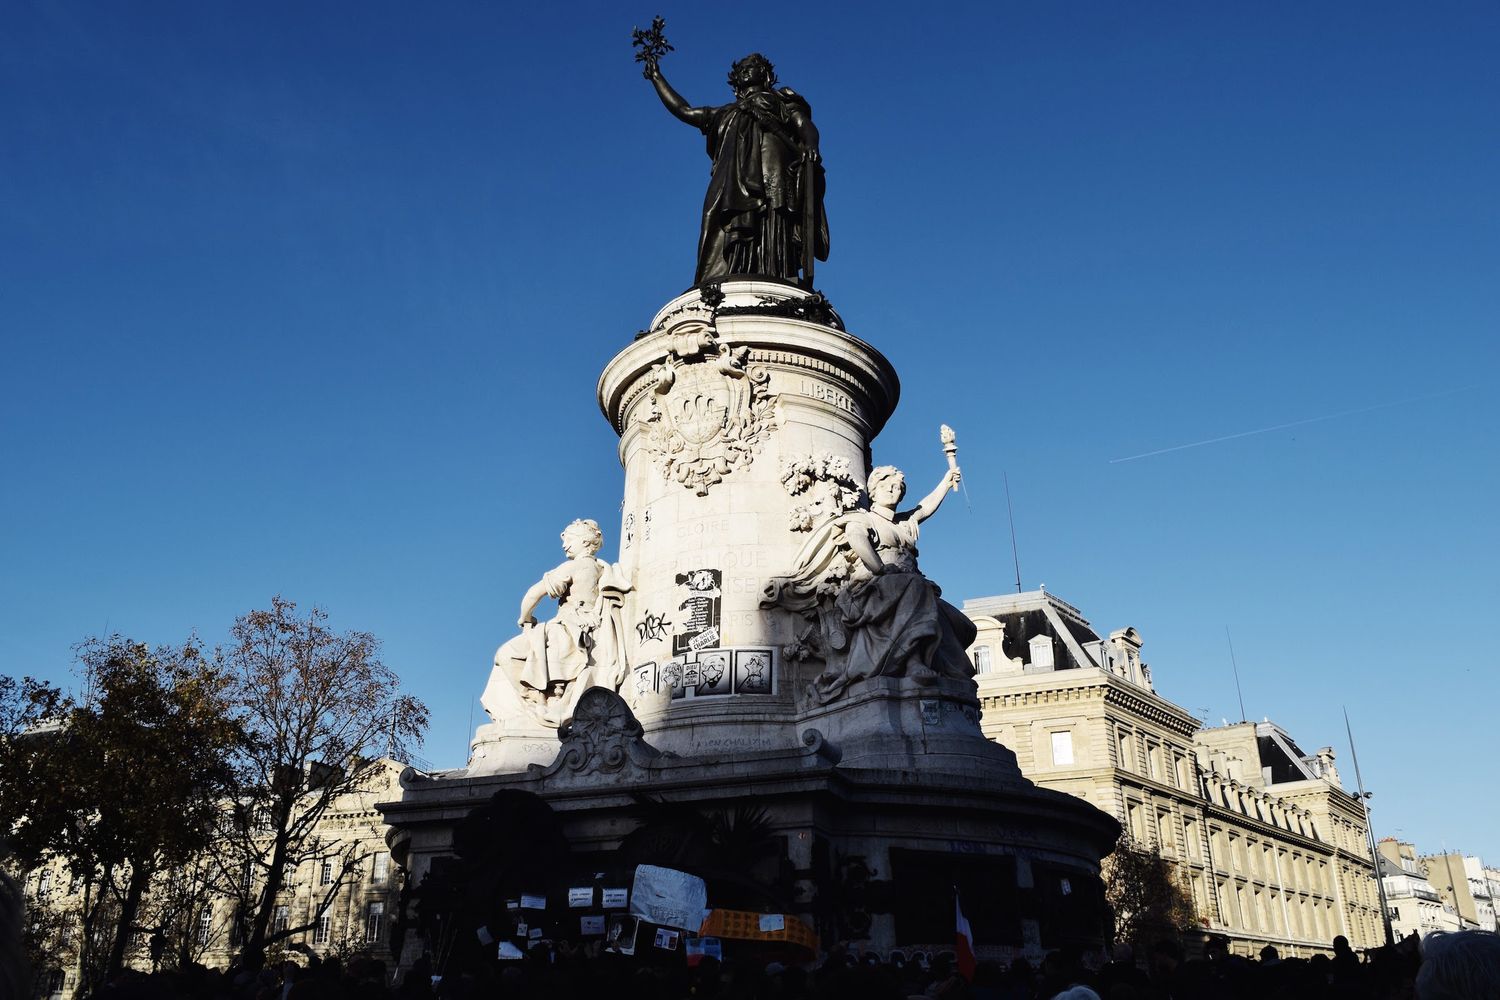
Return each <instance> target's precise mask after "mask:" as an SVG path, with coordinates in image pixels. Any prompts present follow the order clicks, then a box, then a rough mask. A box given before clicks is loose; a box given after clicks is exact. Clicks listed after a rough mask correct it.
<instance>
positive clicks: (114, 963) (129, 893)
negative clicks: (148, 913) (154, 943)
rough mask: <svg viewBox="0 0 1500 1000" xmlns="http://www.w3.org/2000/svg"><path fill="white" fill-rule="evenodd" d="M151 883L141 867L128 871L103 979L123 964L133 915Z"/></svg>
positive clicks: (149, 876)
mask: <svg viewBox="0 0 1500 1000" xmlns="http://www.w3.org/2000/svg"><path fill="white" fill-rule="evenodd" d="M150 883H151V872H150V871H149V870H148V869H146V868H145V867H143V866H139V865H138V866H136V867H134V868H131V869H130V883H129V884H128V885H127V886H126V887H125V899H124V901H123V902H122V903H121V904H120V922H119V923H118V924H117V925H116V926H115V940H114V943H113V944H111V945H110V948H109V961H108V962H106V963H105V966H104V978H105V979H106V980H108V979H109V977H111V976H113V975H114V974H115V973H116V972H119V971H120V968H121V967H122V966H123V965H124V964H125V948H126V946H127V945H128V944H129V943H130V934H131V928H132V927H133V926H134V925H135V915H136V914H137V913H139V912H140V909H141V896H143V895H145V892H146V886H147V885H149V884H150Z"/></svg>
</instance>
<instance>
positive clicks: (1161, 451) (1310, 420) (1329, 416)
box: [1109, 383, 1479, 465]
mask: <svg viewBox="0 0 1500 1000" xmlns="http://www.w3.org/2000/svg"><path fill="white" fill-rule="evenodd" d="M1477 388H1479V385H1478V384H1477V383H1476V384H1474V385H1461V386H1458V387H1457V388H1455V389H1443V390H1441V391H1439V392H1429V393H1424V394H1423V395H1421V396H1408V397H1407V398H1405V399H1392V400H1389V401H1387V402H1384V403H1375V404H1374V405H1372V406H1360V407H1356V408H1355V409H1352V410H1340V411H1339V412H1337V413H1325V414H1323V415H1322V416H1320V417H1307V418H1306V419H1304V420H1293V421H1290V422H1289V423H1285V424H1274V425H1272V426H1270V427H1257V428H1256V429H1255V430H1253V431H1240V432H1239V433H1238V434H1225V435H1224V436H1223V437H1215V438H1207V439H1206V440H1203V441H1192V442H1189V443H1188V444H1174V445H1173V446H1172V447H1170V448H1158V449H1156V450H1155V451H1143V452H1141V453H1140V454H1139V455H1127V456H1125V457H1124V458H1112V459H1110V460H1109V464H1110V465H1118V464H1119V463H1120V462H1134V461H1135V460H1136V459H1139V458H1152V457H1154V456H1156V455H1166V454H1170V453H1171V452H1174V451H1186V450H1187V449H1188V448H1201V447H1203V446H1204V445H1206V444H1218V443H1220V442H1221V441H1233V440H1235V439H1236V438H1243V437H1251V436H1252V435H1255V434H1269V433H1271V432H1272V431H1284V430H1286V429H1287V428H1288V427H1301V426H1303V425H1305V424H1316V423H1320V422H1322V421H1324V420H1337V419H1338V418H1339V417H1352V416H1354V415H1356V414H1359V413H1369V412H1371V411H1372V410H1384V409H1388V408H1390V407H1392V406H1404V405H1405V404H1407V403H1420V402H1421V401H1423V400H1424V399H1437V398H1438V397H1439V396H1451V395H1453V394H1454V393H1457V392H1468V391H1469V390H1470V389H1477Z"/></svg>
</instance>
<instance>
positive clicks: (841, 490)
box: [781, 452, 860, 531]
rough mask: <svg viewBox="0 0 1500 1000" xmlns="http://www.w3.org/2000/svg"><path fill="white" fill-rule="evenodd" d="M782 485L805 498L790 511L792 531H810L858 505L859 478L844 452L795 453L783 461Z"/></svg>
mask: <svg viewBox="0 0 1500 1000" xmlns="http://www.w3.org/2000/svg"><path fill="white" fill-rule="evenodd" d="M781 485H782V486H784V487H786V491H787V493H788V494H789V495H791V496H793V497H796V498H797V499H799V500H801V501H802V502H801V503H799V504H797V505H796V506H795V507H793V508H792V509H791V511H790V514H789V516H790V519H791V524H790V527H791V529H792V530H793V531H811V530H812V529H813V525H815V524H817V523H818V522H820V521H823V520H826V519H827V518H831V517H837V516H838V515H840V514H845V513H848V512H849V511H851V510H853V509H854V508H855V507H858V506H859V496H860V485H859V480H857V479H855V478H854V468H853V466H851V465H850V464H849V460H848V459H847V458H844V457H843V456H841V455H830V454H828V453H827V452H824V453H823V454H821V455H793V456H792V457H791V458H788V459H787V460H786V461H784V462H782V463H781Z"/></svg>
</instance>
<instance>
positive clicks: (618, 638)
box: [480, 520, 632, 726]
mask: <svg viewBox="0 0 1500 1000" xmlns="http://www.w3.org/2000/svg"><path fill="white" fill-rule="evenodd" d="M562 541H563V551H564V552H565V553H566V554H567V556H568V559H567V561H566V562H564V563H562V564H561V565H560V566H557V567H556V568H554V569H551V570H548V571H547V572H546V573H545V574H543V576H542V578H541V579H540V580H538V581H537V582H536V583H534V584H532V586H531V588H530V589H529V590H527V591H526V594H525V596H524V597H522V598H521V610H520V615H519V617H518V619H517V623H516V624H517V625H518V626H519V627H520V629H521V634H520V635H518V636H516V637H515V638H513V639H511V640H510V641H508V642H506V643H505V644H504V645H503V646H501V647H500V649H499V650H498V651H497V652H496V653H495V670H494V672H493V673H492V674H491V675H490V682H489V685H488V686H487V687H486V688H485V692H484V695H483V696H482V697H481V698H480V703H481V704H482V705H483V706H484V710H485V711H486V712H488V713H489V716H490V718H492V719H494V720H495V721H496V722H499V721H501V720H502V719H504V718H505V717H506V716H508V715H511V714H513V713H514V712H515V711H516V710H517V708H522V709H523V710H524V711H528V712H529V713H530V714H531V715H533V716H534V717H535V718H537V719H538V720H540V721H542V722H544V723H546V724H548V725H553V726H555V725H558V724H560V723H562V722H564V721H566V720H567V719H568V717H569V716H570V715H571V714H572V710H573V706H574V705H575V704H576V703H577V701H578V698H579V696H580V695H581V694H582V693H583V692H584V691H585V690H586V689H588V688H590V687H604V688H608V689H609V690H611V691H618V690H619V689H620V684H621V682H622V681H623V680H624V679H625V676H626V673H627V672H628V669H629V667H628V662H627V659H628V653H627V651H626V648H625V630H624V624H623V617H622V614H621V607H622V602H623V597H624V595H625V593H627V592H628V591H629V590H630V589H631V587H632V582H631V573H630V571H629V570H628V569H626V568H625V567H624V566H623V565H621V564H611V563H607V562H605V561H604V560H603V559H600V558H598V552H599V549H600V548H601V547H602V546H603V544H604V534H603V532H601V531H600V530H599V525H598V523H597V522H595V521H592V520H577V521H574V522H573V523H572V524H570V525H568V527H567V528H566V529H564V531H563V533H562ZM544 597H551V598H553V599H555V600H556V601H557V614H556V615H555V616H553V618H552V619H551V620H549V621H547V622H543V623H538V622H537V620H536V617H535V614H534V612H535V611H536V608H537V605H538V604H540V603H541V601H542V599H543V598H544ZM517 695H519V696H520V697H519V698H517V697H516V696H517Z"/></svg>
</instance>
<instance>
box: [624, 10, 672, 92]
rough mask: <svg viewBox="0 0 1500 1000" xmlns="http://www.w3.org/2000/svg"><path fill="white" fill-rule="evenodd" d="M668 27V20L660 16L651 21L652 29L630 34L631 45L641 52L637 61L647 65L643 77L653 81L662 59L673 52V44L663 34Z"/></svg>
mask: <svg viewBox="0 0 1500 1000" xmlns="http://www.w3.org/2000/svg"><path fill="white" fill-rule="evenodd" d="M666 26H667V21H666V18H664V17H662V16H661V15H660V14H658V15H656V16H655V17H653V18H652V19H651V27H650V28H649V29H646V28H633V29H631V32H630V44H631V45H633V46H634V47H635V48H637V49H639V50H640V51H639V52H637V53H636V54H635V61H636V62H638V63H645V64H646V65H645V66H644V67H643V68H642V69H641V75H642V76H644V77H645V78H646V79H648V80H649V79H651V73H652V71H653V70H655V69H656V65H657V63H659V62H661V57H662V56H664V55H666V54H667V53H668V52H671V51H673V49H672V43H671V42H669V41H667V36H666V35H664V34H662V29H663V28H665V27H666Z"/></svg>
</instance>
